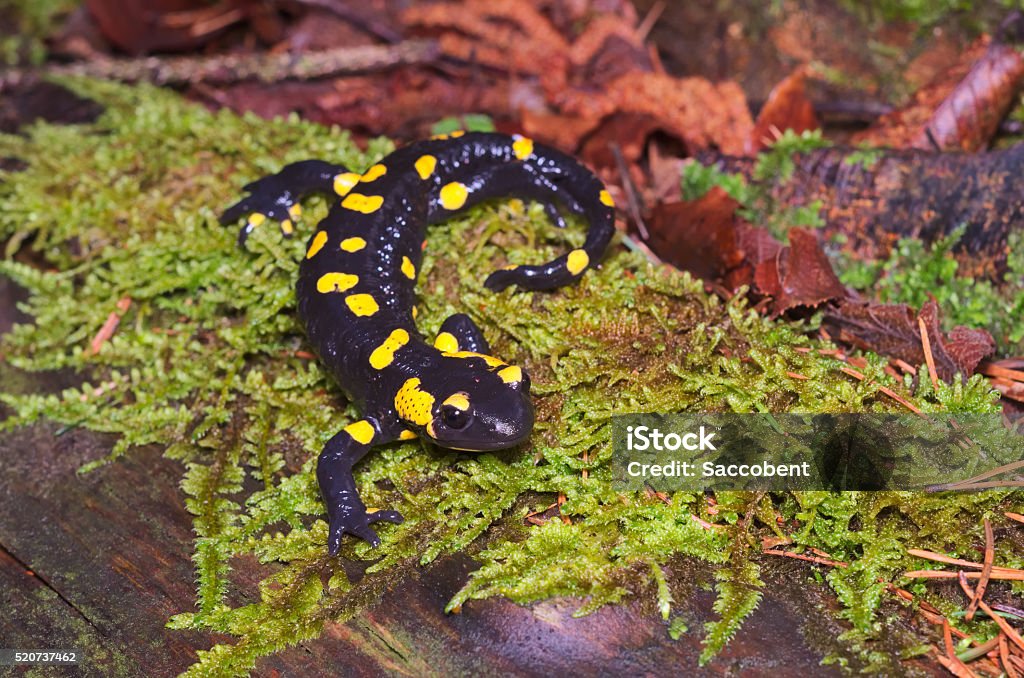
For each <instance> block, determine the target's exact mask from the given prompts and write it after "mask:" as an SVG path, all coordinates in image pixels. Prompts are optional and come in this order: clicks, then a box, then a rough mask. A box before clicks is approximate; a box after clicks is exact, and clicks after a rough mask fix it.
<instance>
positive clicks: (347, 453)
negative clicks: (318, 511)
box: [316, 419, 403, 556]
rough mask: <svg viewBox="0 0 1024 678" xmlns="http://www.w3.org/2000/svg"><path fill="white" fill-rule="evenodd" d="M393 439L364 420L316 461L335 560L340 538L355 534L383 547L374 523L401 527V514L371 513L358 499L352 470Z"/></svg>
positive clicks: (349, 428) (330, 442)
mask: <svg viewBox="0 0 1024 678" xmlns="http://www.w3.org/2000/svg"><path fill="white" fill-rule="evenodd" d="M390 438H392V436H384V435H383V434H381V432H380V430H379V427H378V426H377V425H375V423H374V422H373V421H372V420H369V419H361V420H359V421H357V422H355V423H352V424H349V425H348V426H346V427H345V428H344V429H342V430H341V431H340V432H339V433H337V434H336V435H335V436H334V437H333V438H331V439H330V440H328V441H327V444H326V445H325V446H324V450H323V452H321V453H320V458H319V460H318V461H317V467H316V477H317V481H318V482H319V484H320V491H321V492H322V493H323V497H324V502H325V503H326V504H327V517H328V522H329V524H330V527H329V530H328V533H327V534H328V537H327V550H328V552H329V553H330V554H331V555H332V556H334V555H337V554H338V550H339V549H340V548H341V538H342V537H343V536H344V535H345V534H352V535H355V536H357V537H359V538H360V539H365V540H366V541H368V542H370V544H372V545H373V546H378V545H379V544H380V537H378V536H377V533H376V532H375V531H374V530H373V528H372V527H370V524H371V523H375V522H379V521H382V520H383V521H386V522H389V523H401V522H402V520H403V519H402V515H401V514H400V513H399V512H398V511H392V510H381V511H375V512H373V513H368V512H367V510H366V505H365V504H363V501H362V499H360V498H359V492H358V491H357V490H356V483H355V479H354V478H353V477H352V467H353V466H355V464H356V462H358V461H359V460H360V459H362V458H363V457H364V456H366V453H367V452H369V451H370V448H371V447H372V446H373V445H375V444H380V443H384V442H390Z"/></svg>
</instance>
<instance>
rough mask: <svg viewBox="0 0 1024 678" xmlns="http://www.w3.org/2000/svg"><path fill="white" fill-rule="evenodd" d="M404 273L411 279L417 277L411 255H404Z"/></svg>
mask: <svg viewBox="0 0 1024 678" xmlns="http://www.w3.org/2000/svg"><path fill="white" fill-rule="evenodd" d="M402 273H403V274H404V275H405V277H406V278H408V279H409V280H412V279H414V278H415V277H416V267H415V266H413V265H412V261H411V260H410V259H409V257H402Z"/></svg>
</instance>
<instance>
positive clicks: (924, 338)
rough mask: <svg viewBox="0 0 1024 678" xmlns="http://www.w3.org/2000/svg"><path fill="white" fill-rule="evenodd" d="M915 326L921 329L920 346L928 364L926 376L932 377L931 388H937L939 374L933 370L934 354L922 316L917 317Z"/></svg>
mask: <svg viewBox="0 0 1024 678" xmlns="http://www.w3.org/2000/svg"><path fill="white" fill-rule="evenodd" d="M917 326H918V328H920V330H921V348H922V349H924V362H925V364H926V365H928V376H930V377H931V378H932V388H934V389H935V390H936V391H938V390H939V374H938V372H936V371H935V356H934V355H932V342H931V340H930V339H929V338H928V328H927V327H925V324H924V318H922V317H921V316H918V317H917Z"/></svg>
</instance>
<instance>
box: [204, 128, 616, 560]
mask: <svg viewBox="0 0 1024 678" xmlns="http://www.w3.org/2000/svg"><path fill="white" fill-rule="evenodd" d="M245 188H246V190H248V191H250V195H249V196H248V197H246V198H245V199H243V200H242V201H240V202H239V203H237V204H236V205H234V206H232V207H231V208H229V209H228V210H227V211H226V212H225V213H224V215H223V216H222V217H221V220H222V221H223V222H225V223H230V222H234V221H236V220H238V219H239V218H241V217H243V216H246V215H248V222H247V223H246V225H245V226H244V227H243V228H242V231H241V233H240V236H239V239H240V241H241V242H244V239H245V237H246V236H247V235H248V234H249V233H250V232H251V231H252V229H253V228H255V227H257V226H259V225H260V224H261V223H262V222H264V221H266V219H268V218H270V219H276V220H278V221H279V222H280V223H281V228H282V231H284V233H285V234H286V235H290V234H291V233H292V231H293V230H294V226H293V220H294V219H296V218H297V217H298V216H299V215H300V214H301V208H300V207H299V205H298V201H299V200H300V199H301V198H302V197H303V196H305V195H307V194H310V193H314V192H321V193H333V194H335V195H336V196H338V197H339V198H340V199H339V200H338V202H337V203H336V204H334V205H333V206H332V208H331V210H330V213H329V214H328V215H327V217H326V218H325V219H324V220H323V221H321V222H320V223H319V224H318V225H317V227H316V229H315V231H314V233H313V235H312V236H311V237H310V239H309V243H308V246H307V251H306V256H305V258H304V260H303V261H302V264H301V266H300V269H299V279H298V284H297V290H296V291H297V300H298V309H299V315H300V317H301V319H302V321H303V323H304V325H305V327H306V332H307V334H308V337H309V341H310V343H311V344H312V345H313V347H314V348H315V349H316V351H317V353H318V354H319V356H320V359H321V360H322V361H323V363H324V364H325V365H326V366H327V368H328V370H329V371H330V372H331V374H333V375H334V376H335V377H336V378H337V380H338V382H339V383H340V384H341V386H342V387H343V388H344V390H345V391H346V392H347V393H348V394H349V395H350V396H351V397H352V398H353V400H354V402H355V403H356V404H357V406H358V407H359V408H360V410H361V411H362V413H363V418H362V419H360V420H359V421H356V422H355V423H352V424H349V425H348V426H346V427H345V428H344V429H342V430H341V431H340V432H339V433H337V434H336V435H335V436H334V437H333V438H331V439H330V440H329V441H328V443H327V445H326V446H325V447H324V450H323V452H322V453H321V455H320V458H319V462H318V466H317V479H318V481H319V483H320V489H321V491H322V492H323V495H324V500H325V501H326V504H327V511H328V517H329V519H330V532H329V537H328V548H329V550H330V553H331V554H335V553H337V552H338V549H339V547H340V544H341V538H342V535H343V534H344V533H350V534H354V535H356V536H358V537H361V538H363V539H366V540H367V541H370V542H371V543H373V544H374V545H376V544H377V543H379V539H378V537H377V535H376V533H375V532H374V530H373V529H372V528H371V527H370V524H371V523H373V522H376V521H380V520H385V521H389V522H396V523H397V522H401V520H402V517H401V516H400V515H399V514H398V512H396V511H393V510H381V511H375V512H372V513H368V512H367V511H366V508H365V506H364V505H363V502H362V501H361V500H360V498H359V495H358V493H357V491H356V486H355V481H354V479H353V476H352V467H353V466H354V465H355V463H356V462H358V461H359V460H360V459H361V458H362V457H363V456H364V455H365V454H366V453H367V452H368V451H369V450H370V448H371V447H373V446H376V445H383V444H386V443H390V442H393V441H395V440H407V439H410V438H414V437H416V436H425V437H426V438H428V439H429V440H431V441H432V442H435V443H437V444H438V445H441V446H442V447H448V448H453V449H459V450H472V451H486V450H495V449H501V448H505V447H511V446H513V445H517V444H519V443H521V442H524V441H525V440H526V439H527V438H528V437H529V435H530V431H531V429H532V427H533V407H532V404H531V401H530V382H529V378H528V377H527V375H526V374H525V373H524V372H523V370H522V369H521V368H519V367H516V366H513V365H508V364H506V363H505V362H504V361H502V360H500V359H498V358H495V357H493V356H491V355H490V354H489V349H488V346H487V342H486V341H485V340H484V337H483V335H482V333H481V332H480V330H479V328H477V326H476V325H475V324H474V323H473V321H472V320H471V319H470V318H469V317H468V316H466V315H463V314H456V315H453V316H451V317H450V318H448V319H447V320H446V321H445V322H444V324H443V325H442V327H441V331H440V333H439V334H438V336H437V337H436V338H435V340H434V342H433V343H427V342H426V341H425V340H424V338H423V336H422V335H421V334H420V333H419V332H418V331H417V330H416V324H415V315H416V310H415V305H414V304H415V283H416V275H417V272H418V271H419V268H420V262H421V258H422V257H421V252H422V246H423V242H424V237H425V231H426V228H427V226H428V225H429V224H432V223H437V222H440V221H444V220H446V219H448V218H449V217H451V216H453V215H455V214H458V213H460V212H462V211H464V210H466V209H469V208H470V207H472V206H474V205H477V204H479V203H480V202H482V201H484V200H487V199H490V198H497V197H504V196H516V197H521V198H526V199H533V200H537V201H539V202H541V203H543V204H544V205H545V209H546V211H547V213H548V214H549V215H550V216H551V218H552V219H553V220H554V221H555V223H556V224H557V225H558V226H564V222H563V220H562V217H561V215H560V213H559V209H558V207H557V205H561V206H562V207H564V208H565V209H567V210H569V211H570V212H572V213H575V214H578V215H582V216H583V217H585V218H586V219H587V220H588V221H589V222H590V230H589V231H588V234H587V238H586V242H585V243H584V245H583V247H581V248H580V249H576V250H573V251H572V252H569V253H568V254H565V255H563V256H560V257H558V258H557V259H555V260H554V261H552V262H550V263H547V264H543V265H538V266H518V267H507V268H505V269H501V270H498V271H495V272H494V273H492V274H491V275H490V276H489V277H488V278H487V280H486V282H485V284H486V286H487V287H488V288H490V289H492V290H496V291H497V290H501V289H504V288H505V287H508V286H509V285H518V286H519V287H522V288H525V289H531V290H544V289H551V288H554V287H558V286H561V285H565V284H567V283H570V282H572V281H574V280H576V279H578V278H579V277H580V276H581V275H582V274H583V272H584V271H585V270H586V269H587V268H588V267H589V266H591V265H592V264H594V263H596V262H597V261H598V260H599V258H600V257H601V255H602V254H603V253H604V250H605V248H606V247H607V245H608V242H609V240H610V239H611V237H612V234H613V233H614V214H613V203H612V199H611V197H610V196H609V194H608V191H606V190H605V188H604V186H603V185H602V184H601V182H600V181H599V180H598V179H597V177H595V176H594V175H593V174H592V173H591V172H590V171H589V170H587V169H586V168H585V167H583V166H582V165H581V164H579V163H578V162H577V161H576V160H575V159H573V158H572V157H570V156H568V155H566V154H564V153H561V152H559V151H557V150H555V149H552V148H549V147H546V146H543V145H541V144H535V143H534V142H533V141H532V140H530V139H527V138H525V137H520V136H506V135H503V134H490V133H475V132H473V133H466V134H462V133H459V132H456V133H453V134H452V135H450V136H442V137H438V138H434V139H431V140H427V141H421V142H418V143H415V144H411V145H409V146H406V147H404V148H400V149H398V150H397V151H395V152H394V153H392V154H391V155H389V156H388V157H386V158H384V159H383V160H382V161H381V162H379V163H377V164H376V165H374V166H372V167H370V168H369V169H368V170H366V171H365V172H363V173H362V174H358V173H355V172H350V171H349V170H348V169H346V168H344V167H341V166H339V165H332V164H330V163H327V162H323V161H319V160H307V161H304V162H299V163H294V164H292V165H288V166H286V167H285V168H284V169H282V170H281V171H280V172H279V173H277V174H275V175H272V176H268V177H264V178H263V179H260V180H258V181H256V182H253V183H252V184H249V185H248V186H246V187H245Z"/></svg>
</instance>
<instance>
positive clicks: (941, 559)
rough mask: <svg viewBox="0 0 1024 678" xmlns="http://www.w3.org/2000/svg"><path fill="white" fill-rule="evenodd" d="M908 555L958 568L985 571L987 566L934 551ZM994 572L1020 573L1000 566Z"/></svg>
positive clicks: (911, 550) (915, 551) (914, 551)
mask: <svg viewBox="0 0 1024 678" xmlns="http://www.w3.org/2000/svg"><path fill="white" fill-rule="evenodd" d="M907 553H908V554H910V555H912V556H917V557H918V558H924V559H925V560H934V561H935V562H937V563H946V564H947V565H956V566H957V567H971V568H974V569H977V570H981V569H983V568H984V567H985V566H984V565H983V564H982V563H975V562H973V561H970V560H963V559H961V558H953V557H951V556H944V555H942V554H941V553H935V552H934V551H925V550H924V549H908V550H907ZM992 569H993V570H1003V571H1005V572H1020V571H1022V570H1018V569H1016V568H1014V567H999V566H998V565H997V566H995V567H993V568H992Z"/></svg>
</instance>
